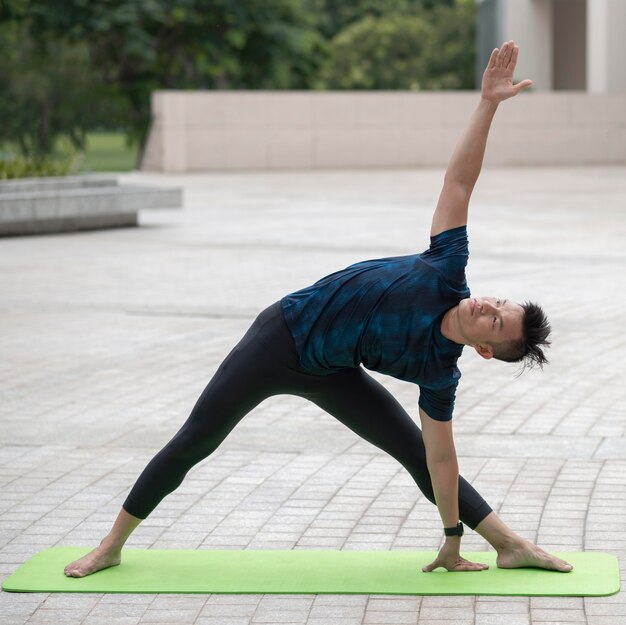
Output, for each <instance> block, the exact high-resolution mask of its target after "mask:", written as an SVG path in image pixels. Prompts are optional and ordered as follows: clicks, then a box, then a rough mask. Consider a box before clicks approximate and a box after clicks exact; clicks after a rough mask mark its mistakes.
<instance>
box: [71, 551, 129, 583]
mask: <svg viewBox="0 0 626 625" xmlns="http://www.w3.org/2000/svg"><path fill="white" fill-rule="evenodd" d="M121 561H122V554H121V552H120V551H107V550H105V549H102V548H101V547H96V548H95V549H94V550H93V551H90V552H89V553H88V554H87V555H86V556H83V557H82V558H80V559H78V560H75V561H74V562H72V563H70V564H68V565H67V566H66V567H65V569H64V571H63V572H64V573H65V575H67V577H85V576H86V575H91V574H92V573H95V572H96V571H101V570H102V569H107V568H109V567H110V566H117V565H118V564H119V563H120V562H121Z"/></svg>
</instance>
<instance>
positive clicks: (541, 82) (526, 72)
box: [498, 0, 553, 91]
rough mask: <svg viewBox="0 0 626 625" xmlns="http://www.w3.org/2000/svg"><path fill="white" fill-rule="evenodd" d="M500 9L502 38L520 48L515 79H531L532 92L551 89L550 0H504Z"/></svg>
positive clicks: (551, 13)
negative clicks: (501, 14)
mask: <svg viewBox="0 0 626 625" xmlns="http://www.w3.org/2000/svg"><path fill="white" fill-rule="evenodd" d="M502 11H503V31H502V34H503V36H504V39H513V40H514V41H515V43H517V44H518V45H519V47H520V55H519V61H518V63H517V68H516V72H515V73H516V79H518V80H523V79H524V78H532V81H533V86H534V89H535V91H547V90H550V89H552V84H553V76H552V72H553V58H552V55H553V47H552V40H553V36H552V30H553V22H552V19H553V7H552V2H551V0H503V8H502ZM500 43H501V42H499V43H498V46H499V45H500Z"/></svg>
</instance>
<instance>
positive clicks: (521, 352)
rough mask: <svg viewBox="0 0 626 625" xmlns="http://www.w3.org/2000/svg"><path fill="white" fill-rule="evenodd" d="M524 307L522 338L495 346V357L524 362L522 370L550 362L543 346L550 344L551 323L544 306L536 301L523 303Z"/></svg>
mask: <svg viewBox="0 0 626 625" xmlns="http://www.w3.org/2000/svg"><path fill="white" fill-rule="evenodd" d="M521 306H522V308H523V309H524V317H523V320H522V338H521V339H517V340H515V341H508V342H506V343H500V344H497V345H494V346H493V349H494V351H493V357H494V358H497V359H498V360H504V361H506V362H522V361H523V362H524V365H523V367H522V371H523V370H524V369H526V368H527V367H528V368H529V369H532V368H533V367H535V366H538V367H539V368H540V369H543V365H545V364H547V363H548V359H547V358H546V355H545V354H544V353H543V348H545V347H549V346H550V341H549V340H548V336H550V331H551V327H550V323H549V322H548V318H547V317H546V314H545V313H544V312H543V308H541V306H539V304H535V303H534V302H524V303H523V304H521Z"/></svg>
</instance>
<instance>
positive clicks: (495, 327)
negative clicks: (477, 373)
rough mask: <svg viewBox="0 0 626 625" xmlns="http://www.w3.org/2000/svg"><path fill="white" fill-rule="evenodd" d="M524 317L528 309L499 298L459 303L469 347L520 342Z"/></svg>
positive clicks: (463, 330)
mask: <svg viewBox="0 0 626 625" xmlns="http://www.w3.org/2000/svg"><path fill="white" fill-rule="evenodd" d="M523 317H524V309H523V308H522V307H521V306H520V305H519V304H516V303H515V302H511V301H509V300H507V299H501V298H499V297H468V298H467V299H464V300H461V302H460V303H459V325H460V329H461V332H462V333H463V335H464V336H465V338H466V339H467V343H468V344H469V345H474V346H487V345H491V346H492V345H494V344H497V343H505V342H508V341H515V340H519V339H520V338H521V337H522V320H523ZM477 351H479V353H481V355H483V356H484V355H485V354H483V353H482V352H480V350H478V349H477ZM487 357H490V356H487Z"/></svg>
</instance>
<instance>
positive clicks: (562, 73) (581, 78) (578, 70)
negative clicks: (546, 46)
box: [552, 0, 587, 91]
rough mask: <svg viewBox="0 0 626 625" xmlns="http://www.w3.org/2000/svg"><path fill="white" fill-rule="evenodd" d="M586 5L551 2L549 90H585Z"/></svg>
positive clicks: (583, 2)
mask: <svg viewBox="0 0 626 625" xmlns="http://www.w3.org/2000/svg"><path fill="white" fill-rule="evenodd" d="M586 14H587V2H586V0H553V13H552V21H553V28H554V40H553V72H552V76H553V87H554V89H556V90H578V91H585V90H586V88H587V66H586V62H587V54H586V53H587V28H586V26H587V15H586Z"/></svg>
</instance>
